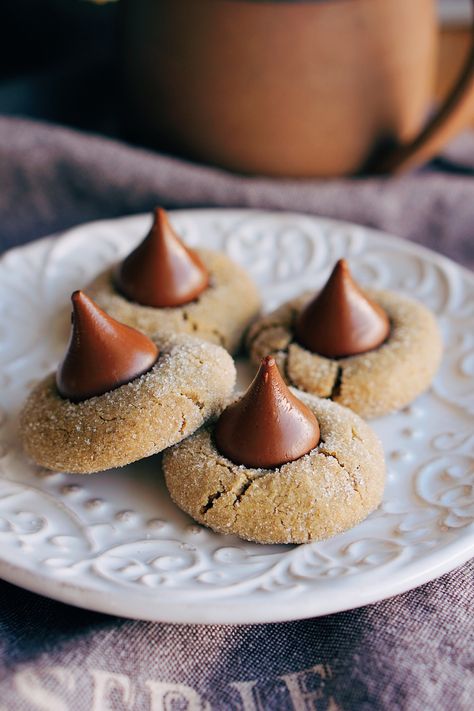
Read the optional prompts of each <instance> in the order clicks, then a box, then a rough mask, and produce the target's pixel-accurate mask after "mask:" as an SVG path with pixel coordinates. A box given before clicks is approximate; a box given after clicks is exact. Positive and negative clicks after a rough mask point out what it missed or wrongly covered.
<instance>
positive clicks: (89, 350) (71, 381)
mask: <svg viewBox="0 0 474 711" xmlns="http://www.w3.org/2000/svg"><path fill="white" fill-rule="evenodd" d="M71 299H72V308H73V312H72V330H71V337H70V339H69V345H68V349H67V351H66V355H65V357H64V360H63V362H62V363H61V365H60V366H59V368H58V371H57V373H56V385H57V388H58V391H59V394H60V395H62V397H64V398H68V399H69V400H72V401H73V402H80V401H81V400H87V398H90V397H93V396H94V395H103V393H106V392H108V391H109V390H114V389H115V388H118V387H119V386H120V385H124V383H129V382H130V380H133V379H134V378H137V377H138V376H139V375H142V374H143V373H146V372H147V370H150V368H151V367H152V366H153V365H154V364H155V362H156V359H157V358H158V353H159V351H158V348H157V347H156V346H155V344H154V343H153V341H150V339H149V338H147V337H146V336H144V335H143V334H142V333H140V332H139V331H136V330H135V329H134V328H129V327H128V326H125V325H124V324H123V323H119V322H118V321H115V320H114V319H113V318H111V317H110V316H108V314H106V313H105V311H102V309H100V308H99V307H98V306H97V304H95V303H94V302H93V301H92V299H90V298H89V297H88V296H86V295H85V294H84V293H83V292H82V291H75V292H74V293H73V295H72V297H71Z"/></svg>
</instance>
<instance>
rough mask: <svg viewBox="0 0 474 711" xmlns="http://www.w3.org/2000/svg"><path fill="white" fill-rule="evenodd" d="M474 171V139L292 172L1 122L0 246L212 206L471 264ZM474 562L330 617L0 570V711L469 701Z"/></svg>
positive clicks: (422, 707)
mask: <svg viewBox="0 0 474 711" xmlns="http://www.w3.org/2000/svg"><path fill="white" fill-rule="evenodd" d="M473 177H474V138H473V136H472V135H471V136H469V135H468V136H466V137H465V138H463V139H461V140H460V141H459V142H458V143H457V144H456V145H453V146H452V147H451V148H450V150H449V151H448V152H447V153H446V154H445V155H444V156H443V157H442V158H441V159H440V160H439V161H437V163H436V164H433V165H432V166H430V167H428V168H426V169H424V170H423V171H420V172H418V173H415V174H410V175H406V176H403V177H400V178H395V179H385V178H366V179H360V180H338V181H316V180H314V181H307V180H305V181H296V180H291V181H286V180H269V179H264V178H249V177H240V176H235V175H230V174H228V173H225V172H223V171H220V170H217V169H215V168H210V167H203V166H198V165H194V164H190V163H186V162H184V161H182V160H177V159H174V158H170V157H165V156H162V155H159V154H156V153H152V152H149V151H146V150H142V149H138V148H134V147H130V146H127V145H125V144H122V143H119V142H116V141H112V140H109V139H105V138H99V137H97V136H93V135H86V134H80V133H78V132H75V131H72V130H68V129H64V128H59V127H56V126H48V125H45V124H39V123H35V122H31V121H26V120H18V119H11V118H3V119H0V185H1V191H0V247H1V249H7V248H9V247H12V246H15V245H19V244H22V243H25V242H28V241H29V240H32V239H35V238H38V237H41V236H43V235H45V234H48V233H51V232H55V231H57V230H60V229H63V228H66V227H69V226H72V225H75V224H78V223H81V222H85V221H87V220H91V219H97V218H101V217H112V216H116V215H123V214H128V213H133V212H141V211H145V210H149V209H151V208H152V207H153V206H154V205H156V204H163V205H165V206H167V207H179V206H198V205H199V206H212V205H216V206H217V205H218V206H239V207H262V208H275V209H288V210H299V211H304V212H308V213H313V214H319V215H325V216H331V217H337V218H341V219H348V220H353V221H356V222H360V223H362V224H366V225H370V226H374V227H378V228H382V229H385V230H387V231H389V232H393V233H395V234H398V235H401V236H404V237H407V238H409V239H412V240H415V241H417V242H419V243H421V244H425V245H427V246H430V247H432V248H434V249H437V250H438V251H440V252H443V253H445V254H447V255H449V256H451V257H452V258H454V259H456V260H457V261H458V262H460V263H462V264H464V265H466V266H472V265H473V264H474V239H473V237H474V180H473ZM0 530H1V529H0ZM473 572H474V566H473V564H472V563H469V564H467V565H465V566H463V567H462V568H460V569H458V570H456V571H454V572H452V573H450V574H449V575H445V576H444V577H442V578H440V579H439V580H437V581H434V582H432V583H430V584H428V585H425V586H423V587H420V588H418V589H417V590H413V591H411V592H409V593H406V594H404V595H400V596H398V597H396V598H393V599H390V600H386V601H383V602H380V603H377V604H375V605H371V606H368V607H364V608H361V609H358V610H352V611H349V612H344V613H339V614H337V615H330V616H327V617H324V618H319V619H313V620H303V621H301V622H291V623H282V624H267V625H243V626H234V627H232V626H228V625H212V626H207V627H203V626H197V625H188V626H184V625H171V624H155V623H147V622H135V621H128V620H123V619H117V618H112V617H107V616H105V615H99V614H96V613H91V612H87V611H83V610H78V609H74V608H72V607H68V606H66V605H62V604H59V603H56V602H53V601H50V600H46V599H44V598H41V597H39V596H36V595H33V594H31V593H28V592H25V591H22V590H19V589H18V588H15V587H14V586H12V585H9V584H7V583H3V582H0V601H1V605H0V711H11V710H13V711H17V710H18V711H35V710H37V709H40V710H46V711H56V710H63V709H64V710H66V709H67V710H70V711H90V710H93V711H106V710H107V709H113V710H114V711H124V710H125V709H129V710H132V711H158V710H160V711H184V710H187V711H198V710H199V711H205V710H207V711H211V710H212V711H214V710H220V709H223V710H224V709H231V710H232V709H235V710H237V709H242V710H243V711H266V710H267V709H268V710H273V709H274V710H275V711H277V710H278V711H279V710H281V709H290V710H291V709H294V710H295V711H303V710H309V709H318V710H321V711H322V710H324V711H336V710H339V709H340V710H342V709H344V710H345V711H358V710H359V709H360V710H363V711H369V710H371V709H383V710H386V711H393V709H403V710H404V711H427V710H428V709H444V708H449V709H456V710H458V709H459V710H463V709H466V710H467V709H470V708H471V707H472V698H473V695H474V675H473V670H474V657H473V643H474V624H473V619H474V616H473V614H472V603H473V592H474V579H473Z"/></svg>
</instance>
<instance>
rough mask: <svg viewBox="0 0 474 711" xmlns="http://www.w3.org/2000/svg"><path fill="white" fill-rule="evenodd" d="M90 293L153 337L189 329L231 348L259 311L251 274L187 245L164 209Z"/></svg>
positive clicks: (221, 257) (212, 253)
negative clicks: (160, 333)
mask: <svg viewBox="0 0 474 711" xmlns="http://www.w3.org/2000/svg"><path fill="white" fill-rule="evenodd" d="M87 292H88V294H90V295H91V296H92V297H93V298H94V299H95V301H96V302H97V303H98V304H99V305H100V306H101V307H102V308H103V309H104V310H105V311H107V313H109V314H110V315H111V316H113V317H114V318H116V319H118V320H119V321H121V322H122V323H126V324H128V325H129V326H132V327H133V328H137V329H139V330H140V331H142V332H143V333H146V334H147V335H149V336H153V335H154V334H155V333H159V332H160V331H163V330H166V331H172V332H174V333H188V334H191V335H194V336H199V337H200V338H203V339H205V340H206V341H210V342H211V343H217V344H218V345H221V346H224V348H226V349H227V350H228V351H230V352H234V351H235V350H236V349H237V348H238V346H239V344H240V342H241V339H242V334H243V332H244V330H245V329H246V328H247V326H248V325H249V323H250V322H251V321H252V319H253V318H254V317H255V316H256V314H257V313H258V311H259V309H260V297H259V294H258V291H257V288H256V286H255V285H254V283H253V282H252V280H251V279H250V277H249V276H248V275H247V273H246V272H245V271H244V270H243V269H242V268H241V267H240V266H239V265H237V264H235V263H234V262H233V261H232V260H230V259H229V258H228V257H226V256H225V255H224V254H222V253H220V252H215V251H211V250H208V249H198V250H192V249H189V248H188V247H186V246H185V245H184V244H183V242H182V241H181V240H180V238H179V237H178V235H177V234H176V232H175V230H174V229H173V227H172V226H171V224H170V223H169V220H168V218H167V216H166V213H165V211H164V210H162V209H160V208H157V209H156V210H155V213H154V222H153V225H152V227H151V230H150V232H149V233H148V235H147V236H146V237H145V239H144V240H143V242H141V243H140V244H139V245H138V247H137V248H136V249H135V250H134V251H133V252H132V253H131V254H129V255H128V257H127V258H126V259H125V260H124V261H123V262H121V263H120V264H118V265H116V266H115V267H113V268H112V269H107V270H106V271H105V272H103V273H102V274H100V276H98V277H97V279H95V281H94V282H93V283H92V284H91V285H90V286H89V287H88V289H87Z"/></svg>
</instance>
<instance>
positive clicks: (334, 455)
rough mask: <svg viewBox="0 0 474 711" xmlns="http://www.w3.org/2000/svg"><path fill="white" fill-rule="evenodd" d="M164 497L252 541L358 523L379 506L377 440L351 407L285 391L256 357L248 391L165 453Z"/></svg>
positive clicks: (318, 533)
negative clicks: (256, 366)
mask: <svg viewBox="0 0 474 711" xmlns="http://www.w3.org/2000/svg"><path fill="white" fill-rule="evenodd" d="M163 468H164V472H165V478H166V484H167V486H168V489H169V492H170V494H171V497H172V499H173V500H174V501H175V502H176V503H177V504H178V506H179V507H180V508H182V509H183V510H184V511H186V512H187V513H188V514H190V515H191V516H192V517H193V518H194V519H195V520H196V521H198V522H199V523H203V524H204V525H206V526H209V527H210V528H212V529H213V530H214V531H217V532H220V533H233V534H236V535H238V536H240V537H241V538H245V539H247V540H250V541H256V542H258V543H305V542H307V541H314V540H320V539H324V538H328V537H330V536H333V535H335V534H336V533H340V532H342V531H345V530H347V529H349V528H351V527H352V526H355V525H356V524H357V523H359V522H360V521H362V520H363V519H364V518H366V516H368V514H369V513H370V512H371V511H373V510H374V509H375V508H377V506H378V505H379V504H380V501H381V499H382V494H383V489H384V482H385V463H384V455H383V450H382V445H381V444H380V442H379V440H378V439H377V437H376V435H375V433H374V432H373V431H372V430H371V429H370V427H369V426H368V425H367V424H366V423H365V422H364V421H363V420H362V419H361V418H360V417H359V416H358V415H356V414H355V413H354V412H352V411H351V410H348V409H346V408H344V407H341V406H340V405H337V404H336V403H334V402H331V401H330V400H321V399H319V398H316V397H314V396H312V395H308V394H306V393H302V392H299V391H298V390H290V389H289V388H288V387H287V386H286V385H285V383H284V381H283V379H282V377H281V375H280V373H279V370H278V367H277V365H276V362H275V359H274V358H273V357H271V356H269V357H266V358H264V359H263V361H262V363H261V366H260V369H259V371H258V373H257V375H256V377H255V379H254V381H253V383H252V384H251V386H250V387H249V389H248V390H247V392H246V393H245V394H244V395H243V396H241V397H240V398H239V399H237V400H236V401H234V402H233V403H232V404H231V405H229V407H227V408H226V409H225V410H224V412H223V413H222V414H221V415H220V417H219V419H218V420H217V422H216V424H215V425H208V426H207V427H205V428H203V429H201V430H199V431H198V432H196V433H195V434H194V435H192V436H191V437H189V438H188V439H186V440H184V441H183V442H181V443H180V444H178V445H176V446H175V447H173V448H172V449H169V450H168V451H167V452H165V454H164V458H163Z"/></svg>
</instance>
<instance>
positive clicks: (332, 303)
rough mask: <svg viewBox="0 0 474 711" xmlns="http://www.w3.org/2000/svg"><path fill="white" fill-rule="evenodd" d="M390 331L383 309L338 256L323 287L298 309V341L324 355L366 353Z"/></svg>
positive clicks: (336, 355)
mask: <svg viewBox="0 0 474 711" xmlns="http://www.w3.org/2000/svg"><path fill="white" fill-rule="evenodd" d="M389 333H390V322H389V319H388V316H387V314H386V313H385V311H384V310H383V309H382V308H381V306H379V305H378V304H376V303H375V302H374V301H372V299H370V298H369V297H368V296H367V295H366V294H364V292H363V291H362V290H361V289H360V287H359V286H358V284H357V283H356V282H355V281H354V279H353V278H352V275H351V272H350V269H349V265H348V263H347V261H346V260H345V259H339V260H338V261H337V262H336V264H335V266H334V269H333V270H332V272H331V275H330V277H329V279H328V280H327V282H326V284H325V286H324V287H323V289H322V290H321V291H320V292H319V293H318V294H317V295H316V297H315V298H314V299H312V300H311V301H310V302H309V303H308V304H307V305H306V306H305V307H304V308H303V309H302V311H301V312H300V314H299V316H298V319H297V321H296V324H295V335H296V338H297V340H298V342H299V343H300V344H301V345H302V346H304V347H305V348H307V349H308V350H310V351H312V352H313V353H318V354H319V355H322V356H325V357H326V358H344V357H349V356H353V355H359V354H361V353H367V352H368V351H371V350H374V349H375V348H378V347H379V346H381V345H382V343H383V342H384V341H385V340H386V339H387V337H388V335H389Z"/></svg>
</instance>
